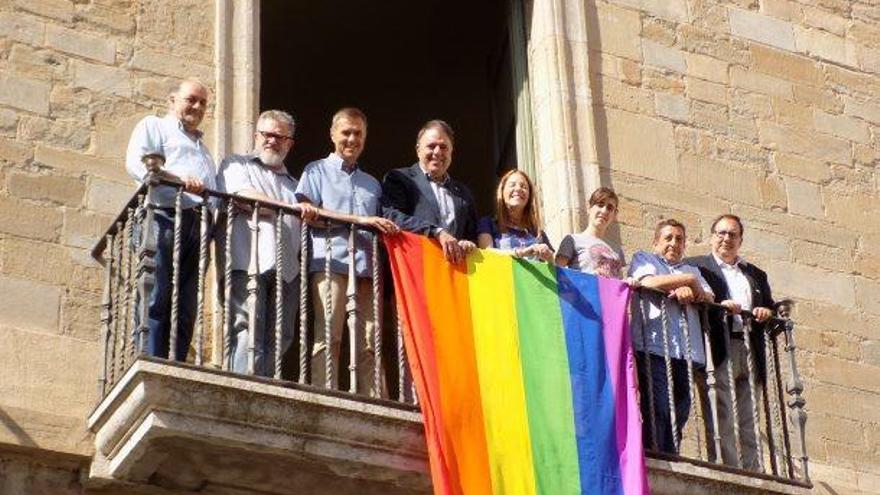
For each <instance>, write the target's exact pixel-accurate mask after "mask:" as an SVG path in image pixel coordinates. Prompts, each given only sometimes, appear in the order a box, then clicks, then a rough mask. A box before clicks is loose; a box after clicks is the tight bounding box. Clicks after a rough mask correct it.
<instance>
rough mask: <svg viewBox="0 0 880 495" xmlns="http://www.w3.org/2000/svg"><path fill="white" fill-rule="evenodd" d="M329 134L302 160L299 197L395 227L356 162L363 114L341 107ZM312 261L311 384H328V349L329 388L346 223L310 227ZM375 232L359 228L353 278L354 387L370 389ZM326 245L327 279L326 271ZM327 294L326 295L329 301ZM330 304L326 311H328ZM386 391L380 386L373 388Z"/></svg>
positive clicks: (341, 306)
mask: <svg viewBox="0 0 880 495" xmlns="http://www.w3.org/2000/svg"><path fill="white" fill-rule="evenodd" d="M330 139H331V140H332V141H333V146H334V150H333V152H332V153H330V154H329V155H327V157H326V158H323V159H321V160H317V161H314V162H311V163H309V164H308V165H306V168H305V170H303V174H302V176H301V177H300V182H299V186H297V189H296V196H297V199H298V200H300V201H302V202H305V203H311V204H313V205H315V206H318V207H320V208H322V209H325V210H330V211H334V212H339V213H344V214H347V215H352V216H353V217H354V220H355V223H357V224H358V225H361V226H365V227H369V228H372V229H375V230H376V231H379V232H382V233H396V232H398V228H397V225H395V224H394V222H392V221H391V220H387V219H385V218H382V217H380V216H378V214H379V199H380V198H381V196H382V188H381V186H380V184H379V181H377V180H376V179H375V178H374V177H373V176H371V175H369V174H368V173H366V172H364V171H363V170H362V169H361V167H360V165H359V164H358V158H359V157H360V155H361V153H362V152H363V149H364V145H365V143H366V139H367V118H366V116H365V115H364V113H363V112H362V111H360V110H358V109H357V108H343V109H341V110H339V111H338V112H336V114H335V115H333V120H332V124H331V127H330ZM310 232H311V235H310V237H309V238H310V240H311V246H312V249H311V260H310V263H309V279H310V282H309V294H310V297H311V300H312V303H313V308H314V314H315V325H314V328H315V337H314V345H313V348H312V364H311V373H312V381H311V383H312V384H314V385H318V386H324V385H325V384H326V380H327V377H326V375H325V362H326V359H327V351H328V349H329V350H330V356H331V357H332V359H333V365H334V368H333V371H332V373H331V375H332V376H331V387H332V388H338V387H339V350H340V344H341V339H342V330H343V326H344V325H345V302H346V297H345V292H346V286H347V283H348V272H349V263H351V259H350V257H349V254H348V251H347V250H348V237H349V230H348V227H339V226H337V227H330V228H318V227H313V228H311V229H310ZM372 239H373V234H372V233H370V232H366V231H363V230H359V231H358V232H357V235H356V237H355V254H354V267H355V276H356V277H357V281H356V287H357V306H356V319H357V327H358V328H356V329H349V330H350V331H354V332H355V335H356V342H357V344H356V345H357V350H356V351H357V382H358V383H357V391H358V392H359V393H368V392H369V391H370V389H371V386H372V385H373V383H374V381H373V367H374V359H373V351H374V349H373V332H374V328H375V317H376V315H374V314H373V300H372V296H373V291H372V284H371V277H372V270H373V266H372V252H373V249H372ZM328 247H329V258H330V271H331V274H330V278H329V279H328V278H327V276H326V275H325V273H324V268H325V262H326V256H327V255H328V254H327V251H328ZM328 294H329V297H330V300H329V301H327V295H328ZM328 303H329V306H330V311H329V314H328V312H327V305H328ZM328 319H329V324H330V330H331V332H330V343H329V346H328V344H327V343H326V342H325V331H324V329H325V326H326V324H327V321H328ZM376 392H377V393H384V391H381V390H380V391H376Z"/></svg>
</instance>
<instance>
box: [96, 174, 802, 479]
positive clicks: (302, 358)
mask: <svg viewBox="0 0 880 495" xmlns="http://www.w3.org/2000/svg"><path fill="white" fill-rule="evenodd" d="M160 185H165V186H173V187H177V184H175V183H173V182H168V181H162V180H158V179H157V180H156V181H154V182H152V183H151V184H150V185H148V186H144V187H143V188H141V189H140V190H139V191H138V192H137V193H136V194H135V195H134V196H133V197H132V200H131V202H130V203H129V204H128V205H127V206H126V208H124V209H123V211H122V212H121V213H120V215H119V217H118V219H117V220H116V221H115V222H114V223H113V224H112V225H111V226H110V228H109V229H108V231H107V234H106V236H105V237H104V238H103V239H101V241H100V242H99V243H98V245H97V246H96V247H95V249H94V251H93V256H94V257H95V258H96V259H98V260H99V261H101V262H102V263H103V264H104V266H105V280H104V285H105V287H104V289H105V290H104V297H103V301H102V319H101V325H102V331H103V332H102V335H103V342H104V353H103V359H104V360H103V368H102V373H101V376H100V377H99V379H98V387H99V392H100V394H99V395H100V397H101V400H100V402H99V404H98V405H97V406H96V408H95V410H94V411H93V413H92V414H91V416H90V417H89V421H88V425H89V428H90V430H91V431H92V432H93V433H94V434H95V456H94V459H93V462H92V465H91V470H90V475H89V480H88V483H89V485H90V486H92V487H95V488H106V489H111V490H112V489H117V490H124V491H125V492H126V493H155V492H154V490H156V487H161V488H164V489H167V490H171V491H172V493H211V494H214V493H217V494H226V493H228V494H236V495H240V494H251V493H254V494H257V493H259V494H266V493H271V494H288V493H290V494H292V493H310V494H322V493H328V494H329V493H333V494H338V493H359V494H371V493H382V494H396V493H431V490H432V489H431V478H430V473H429V469H428V464H427V450H426V446H425V440H424V435H423V429H422V428H423V427H422V423H421V414H420V413H419V409H418V405H417V402H418V399H417V397H415V396H414V395H415V394H414V392H413V389H412V384H411V382H410V380H409V379H408V375H407V371H406V370H407V365H406V356H405V354H404V353H403V349H402V344H400V338H399V336H400V333H399V332H400V330H399V329H398V328H395V325H394V324H393V322H396V321H397V318H396V317H395V316H394V314H393V311H391V307H392V306H393V304H384V306H386V307H387V308H388V311H386V312H384V314H383V316H382V317H380V318H376V321H377V337H376V340H375V342H377V343H379V342H385V344H386V345H375V346H374V347H373V349H372V352H373V353H374V356H373V360H374V362H375V363H376V365H375V368H371V371H372V380H371V382H372V383H379V382H380V379H379V378H380V374H381V378H384V379H385V380H387V384H388V386H387V391H386V390H385V387H381V386H380V387H376V386H371V387H366V388H368V389H369V390H359V389H358V379H357V375H358V368H359V365H360V364H361V363H360V362H359V357H358V355H357V354H356V353H347V351H346V349H345V346H346V345H347V346H348V347H349V349H348V351H350V350H351V347H352V346H354V345H356V344H355V343H354V341H353V337H351V336H349V339H350V340H347V341H346V342H344V343H343V352H342V354H341V356H340V360H341V361H342V362H339V363H336V362H333V359H334V358H333V357H332V354H330V356H331V359H330V362H328V363H325V364H326V368H327V369H330V370H331V373H330V374H327V375H326V376H325V377H326V381H324V382H322V383H314V384H312V383H311V382H312V380H311V377H312V373H311V371H312V367H313V365H312V364H311V363H312V360H311V358H310V355H309V354H310V353H309V352H307V350H308V349H310V348H311V344H312V343H313V341H314V339H315V338H316V337H315V335H316V334H318V335H322V334H324V331H325V330H326V329H323V328H314V326H315V325H314V323H313V322H312V315H310V314H309V313H310V309H311V307H312V306H311V305H310V304H311V301H309V300H308V298H309V295H308V291H307V290H302V291H301V292H300V298H301V300H300V306H299V307H300V308H301V309H302V310H303V311H301V313H300V315H299V319H298V322H299V325H298V327H299V328H303V329H306V330H305V331H304V332H298V334H297V335H296V337H295V338H294V345H293V346H292V347H291V350H290V351H289V352H288V353H287V354H286V355H282V351H281V350H280V349H277V348H274V349H270V351H271V352H268V353H267V354H268V355H270V356H274V358H272V359H270V361H273V362H272V366H269V367H268V372H266V370H263V372H262V373H260V370H259V369H258V368H259V367H258V366H257V362H258V360H257V359H256V358H255V355H254V354H255V349H258V347H259V346H258V345H257V343H256V342H255V341H254V339H253V333H251V337H250V341H249V342H248V345H247V354H248V359H247V369H246V370H245V371H244V372H239V373H236V372H234V371H233V369H232V366H231V364H230V363H231V360H230V359H229V358H230V354H231V353H232V352H234V351H233V350H231V349H230V347H231V345H232V341H231V339H230V338H229V331H228V328H229V327H230V325H231V323H230V322H231V319H230V318H229V315H230V307H229V298H228V294H229V293H230V292H229V284H231V282H230V277H229V276H228V274H229V273H230V270H229V267H230V266H231V264H230V255H231V250H230V249H229V248H228V247H227V246H228V244H227V243H225V241H224V238H223V237H222V236H220V237H219V238H217V239H215V240H212V239H211V236H209V235H208V233H209V232H208V230H209V226H210V222H209V221H208V220H207V218H208V216H207V212H208V211H209V209H208V208H207V207H196V208H197V210H199V214H200V217H199V218H201V219H205V221H202V222H201V223H200V227H199V230H200V232H201V234H202V235H200V240H199V244H200V249H199V253H200V254H199V272H200V274H201V276H200V277H199V281H198V284H197V290H198V297H197V306H198V307H197V318H196V321H195V325H194V333H193V339H192V345H191V346H190V349H189V351H188V353H187V357H186V360H185V361H184V360H175V359H173V358H174V357H175V356H174V352H170V353H168V355H170V356H171V359H162V358H156V357H149V356H147V355H145V354H144V352H143V350H144V348H145V344H144V342H145V339H146V337H147V336H145V335H144V334H143V329H144V325H143V324H141V322H144V321H145V320H146V315H145V313H144V311H145V309H144V308H143V307H141V306H142V305H139V304H138V303H137V301H139V300H145V299H146V297H147V294H149V291H150V288H151V286H152V284H154V283H155V279H154V275H153V274H154V271H155V263H154V256H155V253H156V245H155V239H153V238H151V235H150V233H149V230H150V225H151V223H152V219H151V217H152V215H153V214H154V212H153V211H152V208H150V207H148V206H146V205H145V203H146V202H145V198H146V197H147V195H148V193H149V191H148V189H149V188H151V187H159V186H160ZM206 196H208V197H213V198H215V200H216V201H217V202H219V205H220V206H219V207H218V208H216V211H219V212H220V213H221V215H219V216H220V217H221V218H220V222H219V223H218V229H217V231H222V232H225V233H226V238H230V236H231V235H232V234H233V233H234V232H233V231H232V230H233V227H232V225H233V223H232V222H226V223H224V221H223V219H222V217H223V213H225V214H226V216H227V217H228V218H234V217H236V216H237V215H249V218H251V219H252V220H254V221H253V222H252V223H251V224H252V225H260V222H258V221H256V220H257V219H258V215H263V214H264V213H265V211H266V210H267V209H268V210H271V211H272V214H273V215H275V216H274V217H273V218H275V219H276V220H277V221H278V222H279V223H278V225H280V222H281V220H280V219H279V217H283V216H286V215H295V214H297V212H296V211H295V210H294V209H292V208H290V207H286V206H283V205H278V204H271V203H266V202H262V203H257V202H254V201H253V200H249V199H245V198H237V197H234V196H230V195H225V194H222V193H214V192H210V191H209V192H207V193H206ZM177 197H178V198H180V197H181V195H180V194H178V196H177ZM236 205H238V206H236ZM241 205H250V209H249V210H241V209H240V206H241ZM177 208H178V210H179V208H180V201H178V203H177ZM202 213H206V214H205V215H202ZM178 217H179V211H178ZM347 220H348V219H347V218H346V217H344V216H336V215H333V214H332V213H328V212H325V215H324V218H323V219H322V221H324V222H325V225H326V226H329V225H331V224H333V225H337V226H341V227H342V228H343V229H349V230H346V232H348V233H349V235H348V236H347V238H348V240H349V251H348V252H349V256H353V254H354V252H355V251H356V249H357V247H356V243H355V242H354V239H355V234H354V232H355V230H356V229H357V228H356V227H355V226H353V225H352V224H348V223H345V222H346V221H347ZM136 226H137V228H135V227H136ZM309 228H320V227H309ZM177 229H179V226H176V227H175V230H177ZM256 230H257V229H253V228H252V229H251V230H250V232H248V234H247V235H249V236H250V239H251V242H253V243H256V242H258V241H257V239H258V235H257V234H258V232H257V231H256ZM302 238H303V239H305V238H306V233H305V232H303V234H302ZM376 246H377V241H374V243H373V247H374V248H375V247H376ZM323 247H324V246H320V245H316V246H311V248H304V250H303V252H302V259H301V260H300V262H301V265H300V266H301V267H302V268H303V269H305V267H306V266H307V264H306V261H307V260H308V259H309V257H310V256H312V255H313V254H312V253H310V252H309V251H310V249H321V248H323ZM212 248H213V252H214V253H215V257H219V258H221V262H220V263H218V266H219V268H220V269H218V270H217V271H216V275H215V276H216V277H217V279H216V280H215V281H214V282H213V283H211V282H210V281H209V279H210V278H211V276H210V275H209V270H208V267H209V264H210V261H211V260H210V259H209V256H208V253H210V252H211V251H212ZM176 249H179V244H177V245H176ZM274 249H276V253H280V255H283V254H284V249H286V248H285V246H284V245H283V244H282V243H280V242H279V243H278V244H277V245H276V246H275V247H274ZM256 251H257V250H256V249H252V250H251V253H256ZM376 252H377V250H376V249H373V250H372V256H373V259H372V262H373V266H379V263H378V257H377V256H376ZM224 254H225V259H224ZM254 256H256V255H255V254H254V255H253V256H252V258H253V257H254ZM278 259H282V256H279V257H278ZM250 261H251V263H250V270H249V271H250V273H249V277H250V278H251V279H253V278H254V276H255V274H256V273H257V271H256V261H255V260H254V259H252V260H250ZM175 263H176V262H175ZM350 265H353V264H350ZM224 266H225V268H226V269H225V270H224V269H223V268H224ZM352 270H353V268H352ZM328 271H329V268H328ZM372 283H373V292H372V293H373V301H372V304H373V307H374V308H380V309H381V308H382V307H383V304H382V303H383V301H382V299H383V291H382V288H381V285H382V277H381V274H380V273H379V272H378V270H374V271H373V273H372ZM176 285H177V284H174V287H173V288H172V289H173V292H174V293H175V294H178V295H179V292H180V288H179V287H177V286H176ZM211 286H214V287H217V288H219V290H213V289H211ZM250 287H251V289H252V290H250V291H249V294H248V297H249V303H250V304H251V307H253V305H254V304H255V298H256V291H257V289H256V284H251V285H250ZM301 287H302V288H306V287H307V285H306V284H302V285H301ZM224 289H225V290H224ZM346 299H347V302H348V304H347V307H346V318H347V320H348V325H349V326H352V327H353V326H354V325H355V324H356V322H355V319H356V318H357V312H356V307H355V306H356V294H355V289H354V288H353V287H352V286H349V287H348V289H347V294H346ZM380 313H382V312H381V311H380ZM781 316H782V317H785V316H786V313H785V310H784V308H783V311H782V312H781ZM174 320H175V319H172V326H171V330H170V332H171V335H170V342H169V344H168V345H169V349H168V350H171V349H174V348H175V340H176V338H177V333H178V331H179V329H178V328H175V325H176V324H175V322H174ZM212 321H213V322H214V324H213V325H212V324H211V322H212ZM389 322H391V323H389ZM772 328H773V330H772V331H770V332H768V333H767V334H766V337H765V339H766V342H767V369H768V372H767V373H768V378H767V380H766V384H765V385H763V387H760V388H762V392H763V393H762V394H761V397H762V400H760V401H759V405H762V406H763V407H759V408H757V409H756V410H755V411H754V413H753V414H754V417H755V420H756V421H755V423H756V424H757V425H758V427H757V428H758V430H759V431H758V438H759V439H760V442H759V445H760V457H761V467H760V469H758V470H746V469H742V468H740V467H738V466H737V465H725V464H722V463H721V460H720V459H717V460H715V459H714V458H713V456H711V455H710V450H711V447H710V444H712V443H715V444H717V442H718V441H720V438H719V436H718V435H715V436H713V435H712V434H711V433H707V429H706V425H707V423H713V422H714V421H717V420H716V419H713V418H712V415H711V414H706V412H705V410H702V409H701V408H698V407H694V408H693V409H692V412H691V416H690V418H689V421H688V423H687V426H686V428H685V429H684V431H683V433H682V435H681V437H680V438H677V439H676V442H677V445H678V447H679V448H678V453H677V454H668V453H662V452H659V451H654V450H652V449H651V447H652V445H648V444H646V448H647V449H648V450H646V457H647V464H648V471H649V478H650V484H651V487H652V491H653V493H661V494H664V493H669V494H673V493H675V494H682V493H694V494H697V493H716V492H718V493H738V494H739V493H756V494H757V493H784V494H804V493H808V492H809V488H810V486H811V485H810V483H809V476H808V468H807V456H806V446H805V445H804V443H803V439H804V435H803V428H804V424H805V421H806V415H805V413H804V411H803V409H804V407H803V406H804V400H803V397H802V391H803V386H802V385H801V384H800V380H799V378H798V374H797V366H796V363H795V360H794V349H795V347H794V340H793V338H794V332H793V323H792V322H791V321H790V320H787V319H785V318H781V319H779V320H778V321H777V322H776V325H774V326H773V327H772ZM274 330H276V335H277V336H280V335H281V331H282V329H281V328H280V323H279V324H278V325H277V326H276V328H275V329H274ZM279 340H280V339H279ZM389 342H390V345H389V344H388V343H389ZM389 350H390V351H391V352H388V351H389ZM688 361H689V366H692V365H693V363H692V362H690V360H688ZM783 364H784V366H783ZM383 369H384V370H385V372H384V373H383V372H382V371H380V370H383ZM750 370H751V368H750ZM255 372H256V373H255ZM333 373H337V374H339V376H338V378H339V382H340V383H339V385H340V386H339V388H340V389H338V390H337V389H332V387H330V386H329V384H330V383H331V380H330V375H332V374H333ZM713 373H714V370H712V369H711V366H710V367H709V369H708V370H707V375H708V376H710V377H712V376H713ZM752 373H753V372H752ZM257 374H263V375H269V376H256V375H257ZM689 376H690V378H689V380H688V387H689V389H690V390H691V391H692V394H696V393H697V390H698V384H697V381H696V380H695V379H694V378H693V376H694V375H693V374H692V373H689ZM706 383H707V384H708V385H707V386H706V387H705V388H706V390H707V392H708V393H709V395H717V393H718V391H717V390H715V389H714V387H713V385H712V384H713V380H712V379H709V380H707V381H706ZM754 388H755V384H754V383H752V389H753V390H754ZM648 420H649V418H645V421H646V422H647V421H648ZM715 431H717V429H715ZM649 443H650V442H649ZM710 459H711V460H710ZM741 462H742V461H741V460H740V465H741Z"/></svg>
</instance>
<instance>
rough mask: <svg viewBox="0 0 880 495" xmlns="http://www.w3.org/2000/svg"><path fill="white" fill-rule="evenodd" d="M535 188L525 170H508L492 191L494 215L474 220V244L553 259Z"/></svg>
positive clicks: (540, 258) (547, 259) (523, 256)
mask: <svg viewBox="0 0 880 495" xmlns="http://www.w3.org/2000/svg"><path fill="white" fill-rule="evenodd" d="M533 191H534V187H532V181H531V179H529V176H527V175H526V174H525V173H523V172H521V171H519V170H511V171H509V172H507V173H506V174H504V176H503V177H501V182H499V183H498V189H497V190H496V191H495V216H494V217H483V218H481V219H480V221H479V222H478V223H477V245H478V246H479V247H480V248H489V247H492V248H495V249H500V250H504V251H508V252H510V253H511V254H513V255H514V256H517V257H521V258H531V259H536V260H540V261H552V260H553V248H552V247H551V246H550V241H549V240H548V239H547V235H546V234H545V233H544V231H543V230H542V229H541V215H540V213H539V212H538V207H537V205H536V204H535V201H536V199H535V195H534V194H533Z"/></svg>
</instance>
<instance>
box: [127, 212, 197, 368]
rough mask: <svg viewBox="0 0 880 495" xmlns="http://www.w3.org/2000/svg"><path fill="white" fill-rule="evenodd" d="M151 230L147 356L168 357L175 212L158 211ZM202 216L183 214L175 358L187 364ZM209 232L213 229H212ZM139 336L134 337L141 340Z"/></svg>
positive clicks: (194, 313) (192, 213) (194, 303)
mask: <svg viewBox="0 0 880 495" xmlns="http://www.w3.org/2000/svg"><path fill="white" fill-rule="evenodd" d="M154 212H155V216H154V218H155V221H154V223H153V225H152V227H151V228H152V230H153V233H154V235H155V236H156V256H155V258H154V260H155V263H156V274H155V276H156V282H155V285H154V286H153V290H152V291H151V292H150V295H149V298H148V302H147V314H148V319H147V330H148V332H149V333H148V335H147V338H146V343H145V347H144V353H145V354H147V355H149V356H156V357H161V358H167V357H168V350H169V349H168V347H169V344H170V339H169V336H170V335H169V334H170V331H171V308H172V301H171V295H172V277H173V275H174V265H173V263H174V211H173V210H164V209H156V210H154ZM199 229H200V224H199V215H198V212H197V211H196V210H195V209H189V210H184V211H183V214H182V215H181V230H180V234H181V242H180V279H179V283H180V286H179V288H178V294H179V299H178V316H177V345H176V348H175V350H174V356H175V359H176V360H178V361H185V360H186V355H187V353H188V352H189V344H190V341H191V340H192V330H193V324H194V322H195V316H196V299H197V294H196V291H197V289H198V281H199ZM209 230H210V229H209ZM139 337H140V336H137V335H136V336H135V338H136V339H137V340H138V341H139Z"/></svg>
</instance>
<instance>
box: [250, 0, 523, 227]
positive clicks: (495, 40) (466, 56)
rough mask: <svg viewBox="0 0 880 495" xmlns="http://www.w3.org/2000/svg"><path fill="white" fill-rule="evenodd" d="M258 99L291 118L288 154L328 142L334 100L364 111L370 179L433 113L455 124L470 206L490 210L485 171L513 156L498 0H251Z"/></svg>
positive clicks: (316, 150) (396, 161)
mask: <svg viewBox="0 0 880 495" xmlns="http://www.w3.org/2000/svg"><path fill="white" fill-rule="evenodd" d="M260 5H261V7H260V8H261V26H260V29H261V33H262V34H261V38H262V39H261V47H262V48H261V62H260V63H261V91H260V106H261V108H262V109H268V108H280V109H283V110H287V111H289V112H291V113H292V114H293V115H294V117H296V119H297V125H298V128H297V136H296V146H295V148H294V150H293V152H292V153H291V155H290V157H289V158H288V166H289V168H290V170H291V172H293V173H294V174H295V176H297V177H298V176H299V174H300V173H301V171H302V169H303V167H304V166H305V164H306V163H308V162H310V161H312V160H315V159H318V158H321V157H324V156H326V155H327V153H329V152H330V151H331V143H330V139H329V126H330V118H331V116H332V115H333V112H335V111H336V110H337V109H339V108H340V107H343V106H356V107H359V108H361V109H362V110H363V111H364V112H365V113H366V114H367V117H368V119H369V133H368V139H367V146H366V149H365V151H364V154H363V156H362V158H361V163H362V164H363V165H364V168H365V170H366V171H367V172H369V173H371V174H373V175H374V176H375V177H376V178H378V179H380V180H381V178H382V177H383V176H384V174H385V173H386V172H387V171H388V170H391V169H392V168H397V167H403V166H408V165H410V164H412V163H414V162H415V161H416V156H415V140H416V133H417V131H418V129H419V127H420V126H421V124H422V123H424V122H425V121H427V120H429V119H432V118H441V119H444V120H446V121H448V122H449V123H450V124H451V125H452V126H453V128H454V129H455V131H456V143H455V144H456V145H455V155H454V159H453V164H452V168H451V169H450V171H451V173H452V174H453V175H454V176H455V177H457V178H459V179H461V180H463V181H464V182H465V183H467V184H468V185H469V186H470V187H471V189H472V190H473V192H474V195H475V197H476V198H477V202H478V213H479V214H481V215H483V214H489V213H491V208H492V207H491V205H492V202H493V197H494V188H495V181H496V177H497V174H498V173H499V172H500V171H502V170H504V169H508V168H511V167H515V166H516V163H515V155H516V153H511V152H510V151H511V150H513V149H515V143H513V142H512V141H511V136H513V133H512V127H513V126H512V125H511V121H512V119H513V118H514V117H513V116H514V102H513V96H512V95H513V93H514V92H513V91H512V86H511V76H510V56H509V44H508V40H507V25H508V23H507V15H508V11H507V0H482V1H479V2H474V1H462V0H443V1H438V0H431V1H412V0H381V1H362V0H324V1H320V2H318V1H290V0H264V1H263V2H261V4H260Z"/></svg>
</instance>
